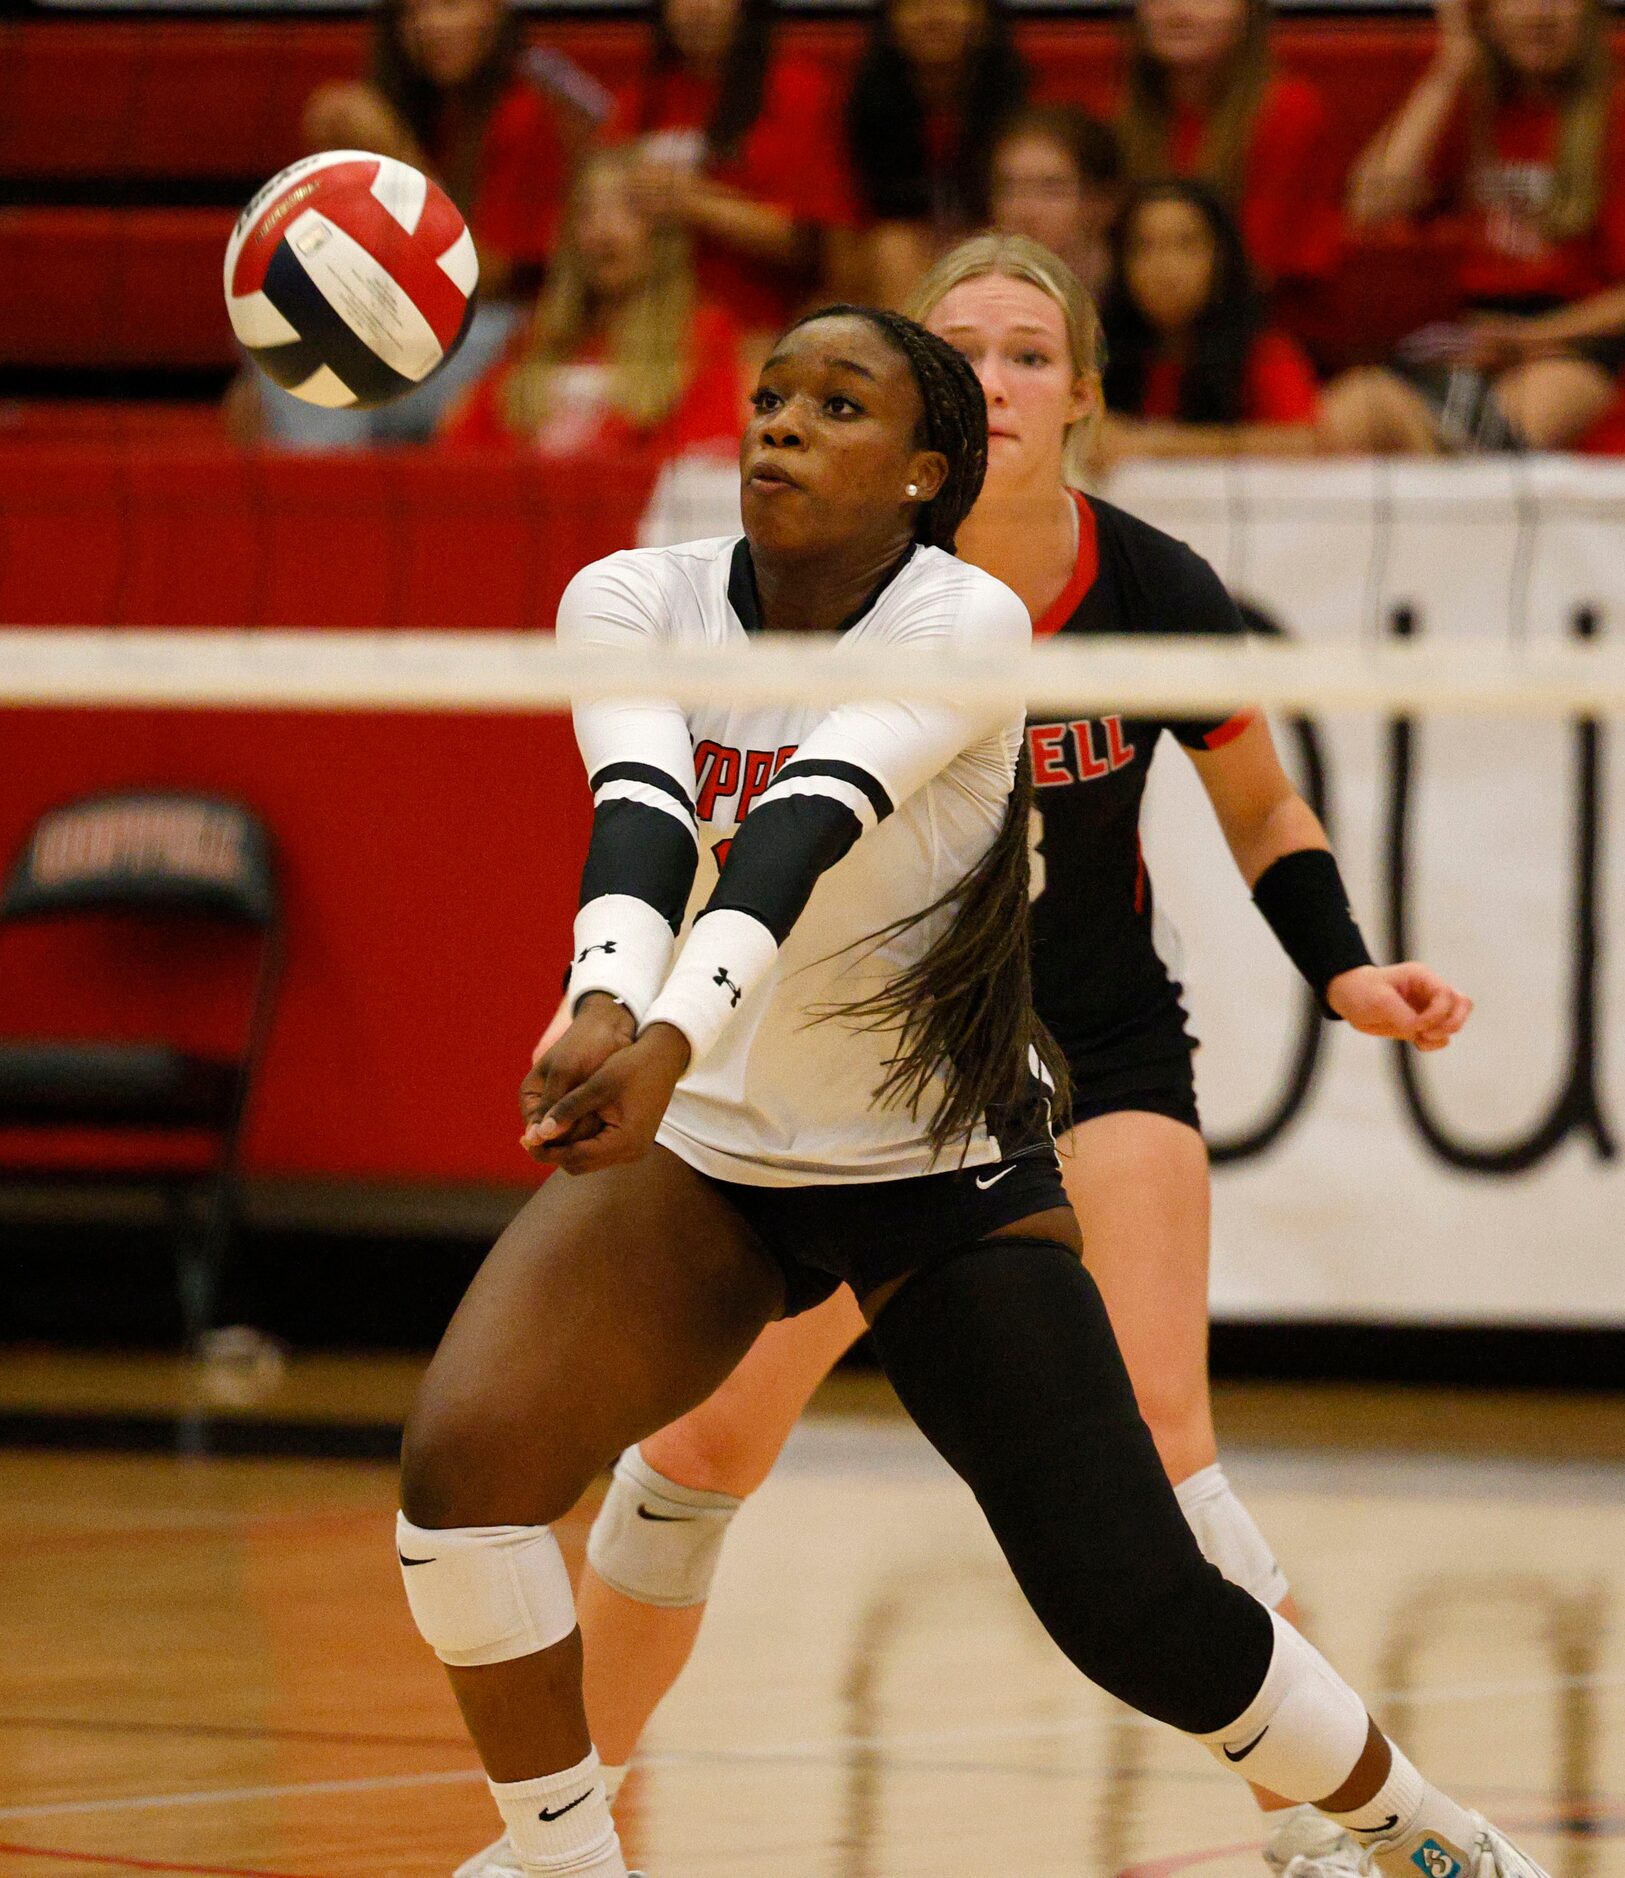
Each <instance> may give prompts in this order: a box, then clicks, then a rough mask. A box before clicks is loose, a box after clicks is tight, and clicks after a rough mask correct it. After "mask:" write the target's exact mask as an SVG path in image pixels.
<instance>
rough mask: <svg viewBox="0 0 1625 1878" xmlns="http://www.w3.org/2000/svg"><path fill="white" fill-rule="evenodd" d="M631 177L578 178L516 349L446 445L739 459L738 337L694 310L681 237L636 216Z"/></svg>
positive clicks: (623, 168)
mask: <svg viewBox="0 0 1625 1878" xmlns="http://www.w3.org/2000/svg"><path fill="white" fill-rule="evenodd" d="M637 167H638V159H637V157H636V155H635V154H634V153H633V152H631V151H629V150H627V149H625V148H624V147H623V148H619V149H608V150H603V151H599V152H597V153H596V154H595V155H593V156H591V157H589V158H588V159H587V160H586V162H585V163H584V164H583V166H582V169H581V172H580V174H579V175H578V177H577V179H576V183H575V187H574V189H573V190H572V192H571V197H570V207H569V213H568V215H567V218H566V222H565V226H564V230H563V233H562V236H561V239H560V242H559V247H558V252H557V254H556V256H555V258H554V262H553V267H552V271H551V272H550V274H549V276H548V284H547V287H546V290H545V291H544V293H543V295H542V298H541V302H540V304H539V305H538V307H537V309H536V312H535V314H534V316H533V317H532V319H531V322H530V325H529V328H528V330H527V332H526V333H525V336H524V340H523V343H522V345H520V347H519V348H518V349H517V351H516V353H515V355H514V356H512V357H511V358H509V359H508V360H506V361H505V362H504V363H502V364H501V365H499V366H498V367H497V368H496V370H495V371H493V372H491V373H490V374H489V375H488V376H486V377H485V378H484V379H482V380H481V381H480V382H479V384H477V385H476V386H475V387H474V388H473V390H472V391H471V392H470V393H468V394H467V396H466V397H465V398H464V399H463V401H462V402H461V403H460V404H459V405H458V406H457V407H455V408H454V409H453V410H452V411H451V412H450V413H448V415H447V418H446V420H445V422H444V424H443V425H442V428H441V433H440V434H441V437H442V439H443V440H444V441H445V442H446V443H448V444H455V445H459V446H468V447H478V448H487V449H489V448H509V449H514V448H521V447H523V448H526V449H529V450H534V451H537V452H540V453H541V454H542V455H544V456H570V455H579V454H584V453H591V454H594V455H597V454H601V453H604V452H613V451H634V450H637V451H646V452H648V454H649V456H650V459H651V461H652V462H653V461H659V460H664V459H666V458H668V457H672V456H680V455H683V454H685V453H687V452H689V451H692V450H706V449H717V450H722V451H726V452H727V453H728V454H729V455H730V456H731V455H732V454H734V453H735V452H736V451H737V449H738V447H739V436H740V431H741V430H742V428H743V426H744V396H745V388H744V381H743V377H742V372H741V366H740V357H739V337H738V332H737V329H736V328H735V326H734V324H733V321H732V320H731V319H730V318H729V316H728V314H727V313H726V312H725V311H724V310H723V309H722V308H720V307H718V306H715V305H710V304H707V303H706V302H704V301H703V300H701V299H700V298H699V297H698V294H697V291H696V287H695V279H694V268H693V264H692V261H691V258H690V253H689V242H688V238H687V236H686V235H685V234H684V233H683V232H682V230H680V229H679V228H678V227H676V225H675V224H673V223H671V222H659V221H654V220H652V219H651V218H650V217H649V216H648V215H647V213H646V212H645V211H644V209H643V207H642V206H641V202H640V197H639V193H638V188H637Z"/></svg>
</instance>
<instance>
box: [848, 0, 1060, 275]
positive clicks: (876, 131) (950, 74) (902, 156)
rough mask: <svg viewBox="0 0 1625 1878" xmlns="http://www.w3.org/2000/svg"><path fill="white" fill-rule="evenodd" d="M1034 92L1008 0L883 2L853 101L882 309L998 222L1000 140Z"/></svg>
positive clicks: (853, 130) (872, 267)
mask: <svg viewBox="0 0 1625 1878" xmlns="http://www.w3.org/2000/svg"><path fill="white" fill-rule="evenodd" d="M1029 89H1030V86H1029V79H1028V73H1027V68H1026V65H1025V63H1024V62H1023V60H1022V57H1021V54H1020V53H1019V52H1018V51H1017V50H1016V46H1015V41H1014V39H1013V38H1012V36H1011V32H1010V23H1009V20H1008V18H1007V16H1006V13H1005V7H1004V0H882V4H881V7H880V10H879V12H878V13H876V14H875V15H874V17H873V19H872V21H871V24H870V29H869V39H868V44H867V45H866V47H865V49H864V52H863V56H862V58H861V59H860V61H859V63H858V68H857V71H856V72H855V73H854V75H853V79H852V89H851V92H850V94H849V96H848V98H847V106H846V132H847V138H848V147H849V148H850V151H851V157H852V169H853V173H854V176H855V178H856V182H857V190H858V204H859V208H860V211H861V213H862V215H863V217H864V219H865V222H866V223H867V225H868V240H867V244H866V245H867V251H868V253H867V260H868V273H869V286H870V292H871V294H872V295H873V297H874V298H875V299H876V300H878V301H879V302H880V303H881V304H882V305H885V306H902V305H903V304H904V303H905V302H906V301H907V300H908V298H909V296H910V295H911V294H912V292H913V290H914V287H915V284H916V282H917V281H918V280H919V279H920V278H921V276H922V275H923V274H924V273H925V270H926V269H927V268H928V267H929V266H930V265H931V263H932V261H933V260H935V258H936V257H937V255H938V254H939V253H940V252H941V251H943V250H944V249H945V248H947V247H949V246H951V245H952V244H953V243H954V242H956V241H958V240H959V239H960V237H961V236H962V235H964V234H965V233H966V232H967V231H968V230H970V229H973V228H977V227H980V226H981V225H982V224H984V223H985V222H986V221H987V219H988V202H987V189H988V166H989V159H990V157H991V155H992V148H993V140H994V138H995V137H996V136H997V134H998V132H999V130H1000V128H1001V127H1002V126H1003V124H1004V123H1005V122H1006V120H1008V119H1009V118H1011V117H1013V116H1014V115H1015V113H1016V112H1017V111H1018V110H1019V109H1020V108H1021V106H1022V105H1023V104H1024V103H1025V102H1026V99H1027V93H1028V91H1029Z"/></svg>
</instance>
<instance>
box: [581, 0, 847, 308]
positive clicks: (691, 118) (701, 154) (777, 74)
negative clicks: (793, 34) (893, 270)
mask: <svg viewBox="0 0 1625 1878" xmlns="http://www.w3.org/2000/svg"><path fill="white" fill-rule="evenodd" d="M612 134H614V135H615V136H616V137H619V138H625V139H633V140H636V142H637V145H638V148H639V151H640V153H641V156H642V162H641V164H640V167H639V172H638V176H637V188H638V190H639V193H640V196H641V198H642V201H643V203H644V206H645V207H646V209H647V210H648V211H649V213H651V214H655V215H661V216H665V217H669V218H671V219H673V220H675V221H677V222H679V223H681V224H682V226H683V227H685V228H686V229H688V231H689V233H690V234H691V235H692V236H693V239H694V244H695V258H696V262H697V265H698V268H699V279H700V285H701V288H702V289H703V290H704V292H705V293H706V294H707V295H708V296H709V297H710V298H712V299H714V300H716V301H718V302H719V303H721V304H722V305H724V306H726V307H727V308H728V310H729V311H730V312H731V313H732V314H733V316H734V318H735V320H736V321H737V322H738V324H739V326H740V327H741V328H742V329H743V330H745V331H746V332H749V333H754V334H762V335H766V336H768V337H771V336H773V335H776V334H777V333H778V332H779V331H781V330H782V329H783V327H784V326H785V325H786V323H787V322H788V321H789V320H790V319H791V318H793V317H794V315H795V314H796V312H797V311H799V310H800V308H801V306H802V305H803V304H804V303H805V302H806V301H807V300H808V299H809V298H810V297H811V296H812V295H813V294H814V293H815V291H816V290H817V289H818V287H819V285H820V282H821V279H822V278H824V277H825V276H826V275H828V274H831V273H833V274H834V275H836V276H837V277H841V276H844V275H845V274H846V273H847V272H849V270H850V267H851V229H852V223H853V209H852V195H851V187H850V183H849V181H848V177H847V171H846V165H845V162H844V159H843V155H842V147H841V138H840V132H839V116H838V110H837V101H836V95H835V93H834V90H833V88H832V87H831V85H830V84H829V82H828V81H827V80H826V78H825V76H824V73H823V70H822V68H821V67H820V66H818V65H817V64H815V63H813V62H812V61H810V60H807V59H801V58H796V57H793V56H789V55H785V54H781V53H779V52H777V51H776V50H775V48H774V44H773V4H772V0H656V4H655V20H654V45H653V51H652V53H651V56H650V59H649V63H648V66H647V67H646V69H645V70H644V72H643V73H642V74H641V76H640V77H639V78H638V79H637V80H636V82H635V83H634V84H633V85H632V86H631V87H630V89H629V90H628V91H627V92H626V93H625V95H623V96H622V97H621V98H620V100H619V101H618V104H617V108H616V112H615V117H614V121H613V124H612ZM843 237H844V239H843Z"/></svg>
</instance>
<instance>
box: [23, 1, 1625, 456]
mask: <svg viewBox="0 0 1625 1878" xmlns="http://www.w3.org/2000/svg"><path fill="white" fill-rule="evenodd" d="M537 30H538V33H539V35H540V36H542V37H545V38H546V40H547V41H548V43H550V44H552V45H554V46H556V47H558V48H559V49H560V50H561V51H564V52H566V53H568V54H569V55H570V56H571V57H572V58H575V59H576V60H578V61H579V62H580V63H581V64H582V65H583V66H585V67H586V68H587V69H588V70H589V71H591V72H593V73H594V74H595V75H596V76H597V77H599V78H600V79H601V80H603V81H604V82H605V83H606V84H609V85H611V86H615V85H619V84H622V83H624V82H625V81H626V80H627V79H628V78H629V77H630V75H631V74H632V73H633V72H634V71H635V70H636V68H637V66H638V63H639V61H640V58H641V56H642V48H643V46H644V43H645V40H644V29H643V28H642V27H641V26H640V25H639V24H638V23H637V22H634V21H629V20H610V21H591V20H585V21H584V20H564V21H559V22H556V23H550V24H548V25H547V26H546V27H543V28H538V29H537ZM860 30H861V29H860V28H859V26H858V25H857V23H856V22H853V21H833V22H827V21H826V22H812V21H798V22H795V23H793V24H792V25H790V26H788V27H787V28H786V29H785V31H786V38H787V40H788V41H789V42H790V43H791V44H794V45H796V46H797V47H798V48H799V49H801V50H803V51H805V52H810V53H812V54H813V55H814V56H817V57H819V58H821V59H823V60H825V61H827V62H828V63H829V64H830V65H831V67H832V68H834V69H836V70H838V71H841V72H845V71H846V70H848V69H850V65H851V62H852V59H853V56H854V53H855V50H856V48H857V45H858V42H859V35H860ZM366 35H367V28H366V26H365V24H364V23H363V22H359V21H353V20H314V19H293V20H288V19H277V20H264V21H253V22H247V21H208V20H169V19H166V20H162V21H158V20H144V21H139V22H130V21H123V22H109V21H105V20H44V21H42V20H35V19H28V20H11V21H3V22H0V68H3V69H4V70H5V72H6V74H7V78H6V85H5V87H4V94H3V96H0V183H3V182H4V180H5V179H6V178H11V179H14V180H15V181H17V182H19V183H21V184H23V185H32V186H33V187H34V189H35V191H36V193H37V192H38V191H39V189H40V187H41V186H42V185H48V186H49V187H50V190H51V191H52V193H53V195H54V197H55V198H56V199H58V200H64V199H67V200H71V197H72V192H73V189H74V186H75V185H76V184H83V185H85V186H86V189H87V192H88V190H89V189H90V188H91V187H93V186H94V185H95V184H96V183H98V182H100V181H105V180H106V179H109V178H115V179H123V180H124V181H126V182H128V181H129V180H131V179H137V180H139V179H145V180H147V181H149V182H153V183H158V184H160V185H161V184H166V183H172V184H173V186H174V193H175V205H174V206H172V207H163V208H140V209H134V208H130V209H116V208H105V209H103V208H97V209H91V208H69V207H55V206H50V207H47V206H25V207H13V208H8V209H0V278H3V279H4V280H5V282H6V292H5V293H4V294H3V295H0V359H3V360H4V361H6V362H7V363H10V364H13V365H21V366H36V367H83V366H90V365H101V366H108V365H111V366H115V367H120V366H124V367H138V366H152V367H215V368H225V367H228V366H230V365H231V364H232V362H233V360H234V356H235V355H234V352H233V348H232V343H231V335H230V330H229V327H228V325H227V322H226V318H225V310H224V307H223V305H222V300H221V292H220V258H221V252H222V249H223V246H224V242H225V238H226V234H227V231H228V228H229V225H230V220H231V216H230V213H229V211H227V210H224V209H220V208H199V207H189V206H186V203H187V200H188V197H189V195H190V196H191V197H193V198H196V197H197V196H199V195H200V194H202V193H203V190H202V189H201V188H200V185H212V186H213V188H214V190H215V192H216V199H218V191H219V189H220V186H221V185H222V184H234V185H241V187H242V188H243V189H244V190H245V191H246V190H247V189H248V188H250V187H251V186H252V185H253V184H254V183H255V182H257V181H259V180H263V179H264V178H265V177H266V176H269V175H271V174H272V173H274V172H275V171H276V170H277V169H279V168H280V167H281V166H282V165H283V164H285V163H287V162H289V161H291V160H292V159H293V157H294V156H296V155H297V154H298V152H299V148H300V139H299V120H300V114H301V111H302V109H303V105H304V101H305V99H306V98H307V97H308V96H309V94H310V91H311V89H312V88H313V87H314V86H316V85H317V84H319V83H321V82H322V81H323V80H326V79H332V78H340V77H345V76H350V75H354V74H356V73H358V72H360V71H361V70H362V69H363V68H364V64H365V58H366ZM1018 36H1019V38H1020V41H1021V44H1022V46H1023V49H1024V50H1025V52H1026V53H1027V55H1028V57H1029V58H1030V60H1031V61H1032V64H1033V67H1034V69H1035V70H1036V72H1037V73H1038V75H1039V83H1040V87H1041V90H1042V92H1043V94H1044V95H1045V96H1047V97H1055V98H1071V99H1075V100H1077V101H1078V102H1081V103H1084V104H1086V105H1089V106H1091V107H1092V108H1094V109H1096V110H1103V111H1104V110H1109V109H1110V106H1111V102H1112V98H1113V94H1114V90H1115V87H1116V82H1117V73H1118V61H1119V55H1120V46H1121V38H1120V33H1119V30H1118V27H1117V26H1116V24H1115V23H1114V22H1112V21H1108V20H1102V19H1096V18H1091V19H1087V20H1070V21H1055V20H1048V21H1025V22H1022V23H1021V25H1020V26H1019V27H1018ZM1432 43H1433V28H1432V25H1431V23H1430V22H1429V21H1427V20H1425V19H1407V20H1392V19H1382V18H1375V17H1372V16H1366V17H1363V18H1343V19H1293V20H1286V21H1282V23H1281V24H1280V26H1279V29H1278V35H1277V47H1278V56H1279V61H1280V63H1281V65H1282V66H1283V68H1285V69H1286V70H1289V71H1294V72H1299V73H1302V74H1303V75H1304V76H1306V77H1308V78H1310V79H1312V80H1313V81H1314V82H1316V83H1317V84H1318V85H1319V86H1320V87H1321V89H1322V91H1323V93H1324V95H1325V97H1326V99H1327V101H1328V103H1329V105H1330V108H1331V112H1332V117H1333V136H1334V143H1335V154H1336V157H1337V159H1338V161H1339V162H1340V163H1341V164H1342V165H1343V166H1344V167H1346V166H1347V165H1348V164H1349V163H1351V162H1352V161H1353V159H1354V157H1355V156H1356V155H1357V153H1358V152H1359V150H1360V149H1361V148H1363V146H1364V145H1365V143H1366V142H1367V140H1368V139H1369V138H1370V136H1371V135H1372V133H1373V132H1374V131H1375V129H1376V128H1377V126H1378V125H1379V124H1380V123H1381V122H1382V121H1383V119H1384V118H1385V117H1386V116H1387V115H1388V114H1389V112H1391V111H1392V110H1393V108H1394V107H1395V105H1396V104H1397V103H1398V102H1399V100H1400V99H1401V98H1402V97H1403V96H1404V94H1405V92H1406V90H1407V89H1408V87H1409V86H1410V85H1411V84H1412V82H1413V81H1414V80H1415V78H1416V76H1417V74H1418V72H1419V71H1420V70H1421V68H1422V66H1423V64H1424V62H1425V60H1426V58H1427V57H1428V54H1429V51H1430V48H1431V46H1432ZM1621 44H1622V49H1625V34H1622V39H1621ZM87 199H93V198H90V197H89V196H88V193H87ZM1434 239H1435V238H1433V237H1431V236H1430V237H1427V238H1424V240H1423V241H1422V242H1421V243H1420V244H1419V243H1418V239H1417V237H1416V236H1415V235H1413V234H1410V233H1406V232H1403V231H1402V232H1400V233H1398V234H1394V235H1389V234H1383V235H1380V236H1378V237H1376V238H1373V239H1369V240H1364V241H1361V242H1359V243H1357V244H1354V243H1351V244H1350V246H1349V249H1348V251H1347V253H1346V255H1345V257H1344V262H1343V266H1342V269H1341V272H1340V275H1339V277H1338V278H1337V279H1336V280H1335V281H1334V282H1333V283H1332V285H1331V288H1330V290H1329V292H1328V293H1327V295H1326V296H1325V298H1324V300H1323V302H1322V304H1321V305H1319V306H1318V307H1317V308H1315V309H1313V313H1312V317H1309V318H1308V319H1307V324H1308V325H1309V327H1310V329H1311V331H1312V333H1313V335H1314V337H1315V338H1316V340H1317V341H1318V343H1319V344H1320V347H1321V350H1322V351H1323V353H1324V354H1325V355H1326V356H1327V357H1328V359H1329V360H1331V361H1332V362H1344V361H1347V360H1350V359H1353V358H1358V357H1367V358H1373V357H1379V356H1381V355H1382V354H1383V353H1384V352H1385V351H1386V350H1387V348H1388V346H1389V345H1390V343H1391V342H1392V340H1393V339H1394V338H1396V337H1398V335H1399V334H1401V333H1403V332H1405V331H1407V330H1409V329H1410V328H1412V327H1414V326H1415V325H1417V324H1419V323H1421V322H1422V321H1424V320H1426V319H1429V318H1438V317H1443V316H1446V315H1448V313H1449V312H1450V311H1451V304H1450V299H1449V282H1450V279H1451V275H1452V271H1453V270H1452V269H1451V268H1450V267H1449V265H1448V249H1447V248H1440V247H1436V246H1433V245H1432V243H1433V241H1434ZM1622 421H1625V420H1622ZM1618 427H1619V426H1617V425H1616V428H1618ZM6 434H7V426H6V423H5V417H4V413H0V440H3V439H4V437H5V435H6ZM11 434H12V435H14V436H15V435H20V434H22V433H21V430H20V429H19V428H18V427H17V426H15V425H14V426H12V428H11Z"/></svg>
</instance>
